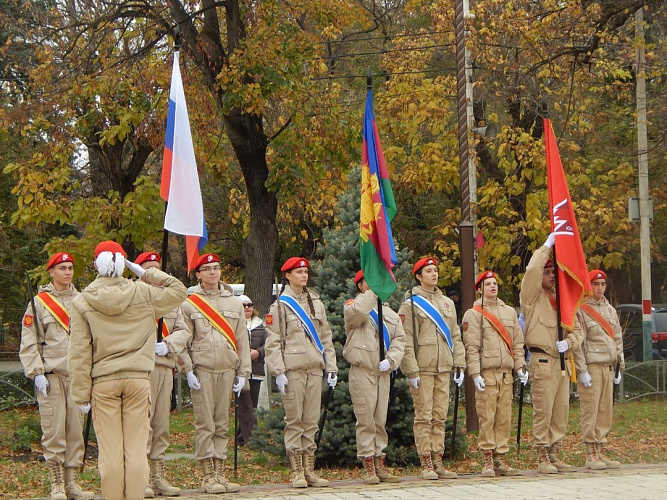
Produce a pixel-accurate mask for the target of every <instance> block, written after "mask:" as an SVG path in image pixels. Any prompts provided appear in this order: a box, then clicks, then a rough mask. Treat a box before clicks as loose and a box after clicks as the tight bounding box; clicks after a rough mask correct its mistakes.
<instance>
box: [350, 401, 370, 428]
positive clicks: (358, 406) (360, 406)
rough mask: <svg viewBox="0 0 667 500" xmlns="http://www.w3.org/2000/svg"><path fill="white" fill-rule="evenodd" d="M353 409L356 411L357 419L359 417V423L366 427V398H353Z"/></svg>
mask: <svg viewBox="0 0 667 500" xmlns="http://www.w3.org/2000/svg"><path fill="white" fill-rule="evenodd" d="M352 408H353V409H354V415H355V417H357V422H359V423H360V424H364V425H365V424H366V423H367V419H368V417H367V413H366V398H353V399H352Z"/></svg>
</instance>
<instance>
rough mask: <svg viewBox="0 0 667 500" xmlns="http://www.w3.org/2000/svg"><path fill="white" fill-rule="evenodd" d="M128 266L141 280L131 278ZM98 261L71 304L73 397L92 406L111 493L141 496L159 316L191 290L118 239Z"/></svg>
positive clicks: (131, 498) (128, 498) (129, 499)
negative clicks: (136, 257)
mask: <svg viewBox="0 0 667 500" xmlns="http://www.w3.org/2000/svg"><path fill="white" fill-rule="evenodd" d="M125 267H128V268H129V269H130V270H131V271H132V272H133V273H134V274H136V275H137V277H138V278H139V280H137V281H131V280H128V279H126V278H124V277H123V270H124V269H125ZM95 268H96V269H97V272H98V275H97V278H96V279H95V281H93V282H92V283H91V284H90V285H88V286H87V287H86V288H85V289H84V290H83V291H82V292H81V293H80V294H79V295H77V296H76V298H75V299H74V303H73V308H72V329H71V336H70V350H69V355H68V360H67V366H68V369H69V372H70V374H71V376H72V399H73V400H74V401H75V402H76V403H77V404H78V405H79V408H80V409H81V410H82V411H86V412H87V411H88V410H90V408H91V405H92V412H93V423H94V424H95V434H96V435H97V442H98V444H99V460H98V467H99V471H100V476H101V478H102V493H103V494H104V498H106V500H117V499H118V500H120V499H125V500H139V499H141V498H143V497H144V490H145V488H146V484H147V483H146V479H147V477H148V467H147V461H146V443H147V442H148V430H149V425H150V423H149V412H150V391H151V388H150V381H149V378H150V372H151V371H152V370H153V366H154V365H155V326H156V324H155V318H159V317H161V316H164V315H165V314H168V313H169V312H170V311H173V310H174V309H175V308H176V307H178V305H179V304H180V303H181V302H183V300H184V299H185V297H186V296H187V290H186V289H185V287H184V286H183V284H182V283H181V282H180V281H179V280H178V279H176V278H174V277H172V276H169V275H168V274H166V273H163V272H162V271H160V270H159V269H155V268H153V269H148V270H146V271H145V270H144V269H142V268H141V266H139V265H137V264H134V263H132V262H129V261H126V260H125V252H124V250H123V248H122V247H121V246H120V245H119V244H118V243H116V242H115V241H104V242H102V243H100V244H99V245H97V247H96V248H95ZM89 402H90V403H89Z"/></svg>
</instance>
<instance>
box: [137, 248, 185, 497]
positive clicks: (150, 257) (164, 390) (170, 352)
mask: <svg viewBox="0 0 667 500" xmlns="http://www.w3.org/2000/svg"><path fill="white" fill-rule="evenodd" d="M160 260H161V259H160V255H159V254H157V253H155V252H144V253H141V254H139V256H138V257H137V258H136V259H135V261H134V263H135V264H139V265H140V266H141V267H142V269H150V268H151V267H156V268H159V267H160ZM157 321H158V323H157V324H158V325H159V318H158V319H157ZM189 337H190V332H188V330H187V328H186V327H185V322H184V321H183V314H182V313H181V308H180V307H178V308H176V309H174V310H173V311H171V312H169V313H168V314H165V315H164V316H163V321H162V342H157V339H156V342H155V368H153V371H152V372H151V378H150V381H151V420H150V425H151V426H150V430H149V432H148V446H147V448H146V455H147V456H148V465H149V467H150V477H149V481H148V488H147V489H146V492H145V493H144V496H145V497H146V498H151V497H153V496H154V495H166V496H176V495H179V494H180V493H181V490H180V488H177V487H175V486H172V485H170V484H169V483H168V482H167V480H166V479H165V477H164V455H165V451H166V450H167V447H168V446H169V413H170V410H171V392H172V389H173V388H174V369H175V368H176V362H175V357H176V355H177V354H179V353H181V352H183V351H184V350H185V349H186V347H187V342H188V339H189Z"/></svg>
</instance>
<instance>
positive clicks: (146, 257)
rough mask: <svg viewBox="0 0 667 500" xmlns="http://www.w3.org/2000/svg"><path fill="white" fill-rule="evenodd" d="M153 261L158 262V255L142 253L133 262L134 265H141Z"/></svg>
mask: <svg viewBox="0 0 667 500" xmlns="http://www.w3.org/2000/svg"><path fill="white" fill-rule="evenodd" d="M148 261H155V262H160V254H159V253H156V252H144V253H140V254H139V256H138V257H137V258H136V260H135V261H134V263H135V264H143V263H144V262H148Z"/></svg>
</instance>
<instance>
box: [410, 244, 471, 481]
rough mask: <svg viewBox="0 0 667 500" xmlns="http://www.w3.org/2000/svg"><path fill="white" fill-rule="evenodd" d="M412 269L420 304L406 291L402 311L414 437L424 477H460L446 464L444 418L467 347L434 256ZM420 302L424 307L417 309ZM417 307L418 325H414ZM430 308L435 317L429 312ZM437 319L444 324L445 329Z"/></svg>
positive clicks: (445, 417) (416, 320)
mask: <svg viewBox="0 0 667 500" xmlns="http://www.w3.org/2000/svg"><path fill="white" fill-rule="evenodd" d="M412 272H413V273H414V275H415V279H416V280H417V282H418V283H419V286H415V287H414V288H413V289H412V294H413V298H414V302H415V303H414V305H411V304H410V295H409V293H408V294H406V296H405V298H406V301H405V302H403V304H401V307H400V308H399V309H398V315H399V316H400V318H401V320H402V321H403V329H404V330H405V356H404V357H403V362H402V363H401V371H402V372H403V373H405V374H406V376H407V377H408V382H409V383H410V393H411V394H412V399H413V402H414V407H415V421H414V435H415V444H416V445H417V453H419V458H420V460H421V465H422V473H421V476H422V478H423V479H453V478H455V477H457V475H456V473H455V472H451V471H448V470H446V469H445V468H444V467H443V465H442V454H443V453H444V449H445V421H446V420H447V410H448V409H449V385H450V372H451V371H452V370H453V369H456V370H457V373H456V374H455V375H454V382H455V383H456V384H457V385H458V386H459V387H460V386H461V385H462V384H463V371H464V370H465V364H466V363H465V348H464V347H463V342H462V341H461V331H460V330H459V326H458V324H457V320H456V309H455V306H454V302H453V301H452V300H451V299H450V298H449V297H445V296H444V295H443V294H442V292H441V291H440V290H439V289H438V287H437V285H438V263H437V261H436V260H435V259H434V258H432V257H426V258H423V259H420V260H418V261H417V263H416V264H415V265H414V267H413V269H412ZM420 303H423V304H424V306H423V307H418V304H420ZM429 308H430V309H429ZM413 310H414V312H415V315H414V323H415V329H413V326H412V324H413V314H412V311H413ZM429 310H430V311H431V312H432V313H433V314H432V315H429V314H428V311H429ZM433 315H435V316H433ZM434 320H437V321H439V322H440V323H441V324H442V329H441V328H440V327H437V326H436V323H435V322H434ZM443 329H444V330H445V331H443ZM414 330H416V331H414Z"/></svg>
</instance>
